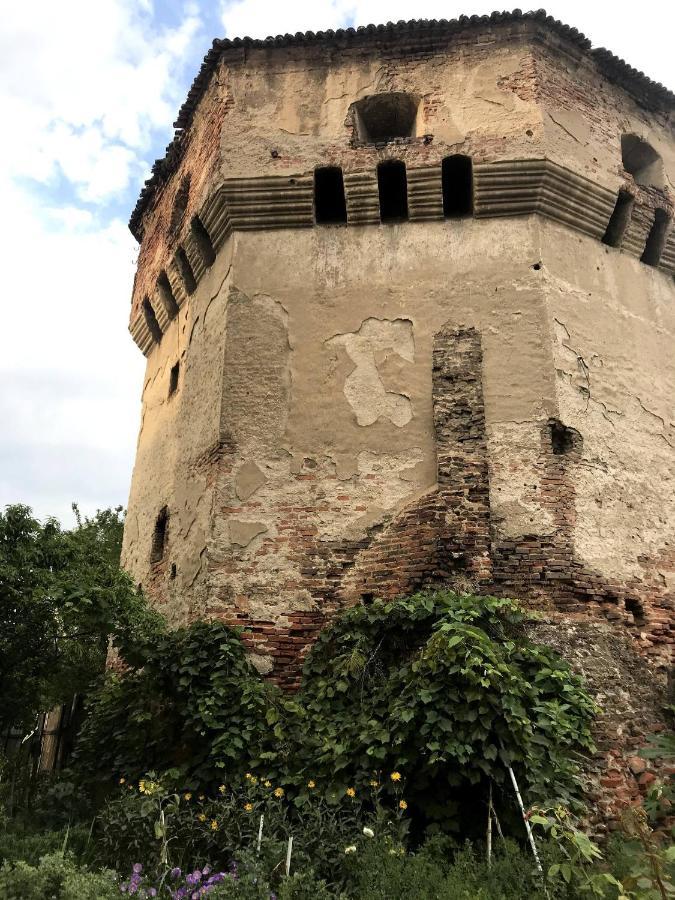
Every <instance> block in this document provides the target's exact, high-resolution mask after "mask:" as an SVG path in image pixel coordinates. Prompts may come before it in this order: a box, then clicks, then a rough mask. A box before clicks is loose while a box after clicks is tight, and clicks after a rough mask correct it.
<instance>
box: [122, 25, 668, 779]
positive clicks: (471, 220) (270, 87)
mask: <svg viewBox="0 0 675 900" xmlns="http://www.w3.org/2000/svg"><path fill="white" fill-rule="evenodd" d="M674 101H675V97H674V96H673V94H671V93H670V92H669V91H667V90H666V89H665V88H663V87H662V86H660V85H657V84H655V83H653V82H651V81H650V80H649V79H648V78H647V77H645V76H644V75H642V74H641V73H639V72H636V71H635V70H634V69H632V68H631V67H630V66H628V65H627V64H626V63H624V62H623V61H621V60H619V59H617V58H616V57H614V56H613V55H612V54H611V53H609V52H607V51H605V50H592V49H591V48H590V44H589V41H587V40H586V39H585V38H584V37H583V35H581V34H579V32H577V31H576V30H575V29H572V28H569V27H567V26H565V25H562V24H561V23H559V22H556V21H554V20H553V19H551V18H549V17H547V16H546V14H545V13H543V12H538V13H528V14H521V13H520V12H517V11H516V12H514V13H512V14H493V15H492V16H489V17H482V18H480V17H472V18H471V19H468V18H465V17H464V18H461V19H459V20H457V21H451V22H448V21H438V22H437V21H418V22H408V23H403V22H399V23H397V24H395V25H394V24H389V25H387V26H378V27H372V26H369V27H367V28H359V29H356V30H354V29H347V30H345V31H336V32H325V33H319V34H312V33H307V34H297V35H295V36H292V35H286V36H284V37H277V38H269V39H267V40H265V41H258V40H251V39H248V38H244V39H243V40H239V39H237V40H232V41H231V40H223V41H215V42H214V44H213V47H212V49H211V50H210V51H209V53H208V54H207V56H206V58H205V60H204V63H203V66H202V68H201V71H200V73H199V75H198V76H197V78H196V80H195V81H194V84H193V85H192V88H191V89H190V93H189V95H188V98H187V101H186V102H185V104H184V106H183V108H182V109H181V111H180V113H179V116H178V120H177V123H176V127H177V132H176V136H175V138H174V140H173V142H172V143H171V145H170V146H169V148H168V150H167V154H166V156H165V158H164V159H162V160H160V161H158V162H157V163H156V164H155V167H154V169H153V175H152V178H151V179H150V180H149V181H148V182H147V184H146V186H145V187H144V189H143V192H142V194H141V197H140V199H139V201H138V204H137V206H136V209H135V210H134V212H133V215H132V218H131V223H130V226H131V230H132V232H133V233H134V235H135V236H136V237H137V239H138V240H139V242H140V254H139V262H138V272H137V276H136V280H135V284H134V293H133V303H132V312H131V334H132V336H133V338H134V340H135V341H136V343H137V344H138V346H139V347H140V349H141V351H142V352H143V353H144V354H145V355H146V356H147V374H146V378H145V384H144V387H143V408H142V421H141V430H140V436H139V441H138V451H137V456H136V465H135V468H134V474H133V481H132V487H131V495H130V499H129V510H128V517H127V525H126V532H125V545H124V565H125V566H126V568H127V569H128V570H129V571H130V572H131V573H132V574H133V576H134V577H135V579H136V581H137V582H139V583H140V584H142V585H143V588H144V589H145V590H146V592H147V593H148V594H149V596H150V597H151V598H152V599H153V601H154V602H155V603H156V604H157V605H158V606H159V607H160V608H161V609H162V610H163V611H164V612H165V613H166V614H167V615H168V617H169V619H170V620H171V621H172V622H175V623H179V622H184V621H186V620H190V619H192V618H196V617H205V616H206V617H209V616H211V617H213V616H215V617H219V618H222V619H224V620H225V621H227V622H228V623H232V624H237V625H243V626H246V627H247V628H248V629H249V631H248V636H247V638H246V640H247V641H248V643H249V646H250V647H251V650H252V653H253V658H254V660H255V662H256V664H257V665H258V666H259V668H260V669H261V670H262V671H264V672H265V673H267V674H269V676H270V677H271V678H272V679H274V680H276V681H277V682H278V683H280V684H282V685H287V686H292V685H293V684H294V683H296V680H297V676H298V670H299V663H300V661H301V659H302V656H303V654H304V653H305V652H306V650H307V648H308V647H309V646H310V645H311V642H312V640H313V638H314V636H315V635H316V633H317V631H318V630H319V629H320V628H321V627H322V626H323V625H324V624H325V623H326V621H327V620H328V619H329V617H330V616H331V614H332V613H334V612H335V611H336V610H338V609H340V608H343V607H345V606H348V605H350V604H354V603H360V602H363V603H367V602H369V601H370V600H371V599H372V598H374V597H394V596H397V595H399V594H403V593H410V592H412V591H414V590H415V589H417V588H419V587H421V586H425V585H436V584H450V585H455V586H460V587H461V586H466V585H473V587H474V588H475V589H476V590H478V591H482V592H491V593H496V594H506V595H510V596H516V597H519V598H521V599H522V600H524V601H525V602H527V603H529V604H531V605H534V606H536V607H537V608H538V609H539V610H540V611H541V612H542V614H543V619H542V623H541V625H540V626H538V628H539V631H540V635H541V636H542V637H543V638H544V639H546V640H549V641H550V642H551V643H553V644H555V645H556V646H557V647H559V649H561V650H562V651H563V652H564V653H566V654H567V655H568V657H570V659H571V660H572V661H573V662H575V664H577V665H578V666H580V667H581V668H582V669H583V670H584V671H585V672H586V674H587V675H588V677H589V678H590V679H591V683H592V684H593V685H594V686H595V689H596V690H597V692H598V694H599V695H600V696H601V700H602V702H603V703H604V704H605V708H606V712H605V718H604V720H603V723H604V724H603V728H604V732H603V733H604V734H605V738H606V740H605V744H604V746H605V750H606V754H605V762H606V763H607V762H608V765H609V773H605V775H604V776H603V777H605V778H609V779H611V778H614V779H615V782H613V784H614V785H618V784H619V783H620V784H621V785H622V788H621V789H622V790H623V789H625V791H627V792H628V793H630V792H631V791H632V792H635V791H636V790H637V786H636V785H635V784H634V782H630V772H629V771H628V769H627V768H626V767H625V766H624V765H623V763H619V762H616V760H615V761H614V762H613V760H614V759H615V756H616V759H618V752H619V751H618V750H617V751H616V753H615V750H614V749H612V748H615V747H621V748H622V752H625V750H626V748H628V749H629V750H630V748H631V747H632V746H633V745H634V744H635V743H636V742H638V741H639V739H640V735H641V734H642V733H644V732H645V731H646V730H648V729H649V728H650V727H651V726H652V724H653V722H655V721H656V720H657V719H658V708H659V704H660V703H661V701H662V699H663V695H662V688H663V686H664V685H665V682H666V675H667V673H668V671H669V666H670V659H671V657H670V650H671V646H672V642H673V638H674V635H675V632H674V631H673V626H674V624H675V619H674V617H673V601H674V599H675V593H674V589H675V499H674V498H675V492H674V488H675V452H674V445H675V408H674V399H673V398H674V391H675V284H674V282H673V272H674V271H675V231H674V230H673V229H672V228H671V222H672V217H673V199H672V197H673V195H672V190H673V185H675V141H674V139H673V122H674V118H673V110H674V108H675V107H674ZM627 721H629V724H628V725H626V722H627ZM617 773H619V774H617ZM624 776H625V777H624ZM617 779H618V780H617ZM626 779H628V780H626ZM606 786H610V785H609V783H608V784H607V785H606Z"/></svg>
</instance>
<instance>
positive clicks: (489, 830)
mask: <svg viewBox="0 0 675 900" xmlns="http://www.w3.org/2000/svg"><path fill="white" fill-rule="evenodd" d="M487 864H488V869H489V868H491V867H492V781H490V792H489V794H488V816H487Z"/></svg>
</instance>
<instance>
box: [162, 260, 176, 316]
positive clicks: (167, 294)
mask: <svg viewBox="0 0 675 900" xmlns="http://www.w3.org/2000/svg"><path fill="white" fill-rule="evenodd" d="M157 291H158V293H159V298H160V300H161V301H162V304H163V306H164V309H165V310H166V314H167V316H168V317H169V318H170V319H175V318H176V316H177V315H178V313H179V312H180V307H179V306H178V303H176V298H175V297H174V295H173V288H172V287H171V282H170V281H169V276H168V275H167V274H166V272H164V271H162V272H160V273H159V278H158V279H157Z"/></svg>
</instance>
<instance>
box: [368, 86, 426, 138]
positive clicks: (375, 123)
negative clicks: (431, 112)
mask: <svg viewBox="0 0 675 900" xmlns="http://www.w3.org/2000/svg"><path fill="white" fill-rule="evenodd" d="M419 102H420V101H419V97H416V96H413V95H412V94H406V93H403V92H401V91H394V92H392V93H390V94H373V95H372V96H370V97H363V98H362V99H361V100H357V101H356V103H354V104H353V111H354V119H355V121H354V124H355V126H356V128H355V137H356V138H357V139H358V140H359V141H364V142H366V143H371V144H381V143H386V142H387V141H394V140H396V139H397V138H411V137H414V134H415V121H416V119H417V108H418V107H419Z"/></svg>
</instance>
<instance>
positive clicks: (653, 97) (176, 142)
mask: <svg viewBox="0 0 675 900" xmlns="http://www.w3.org/2000/svg"><path fill="white" fill-rule="evenodd" d="M523 20H529V21H536V22H540V23H542V24H545V25H547V26H548V27H549V28H550V29H551V30H552V31H554V32H556V33H558V34H560V35H561V36H562V37H564V38H565V39H566V40H568V41H570V42H571V43H573V44H576V45H577V46H578V47H579V48H581V49H582V50H586V51H588V52H589V54H590V55H591V56H592V58H593V59H594V60H595V61H596V63H597V64H598V66H599V67H600V69H601V70H602V71H604V72H605V73H606V74H607V75H608V76H609V77H610V78H611V79H613V80H615V81H617V82H618V83H620V84H621V85H622V86H624V87H626V88H627V89H628V90H631V91H632V92H633V93H637V94H638V95H639V96H640V99H641V100H642V101H643V102H645V101H647V102H651V104H652V105H654V106H658V107H662V106H664V105H667V106H675V94H673V93H672V92H671V91H669V90H668V89H667V88H666V87H664V86H663V85H662V84H659V83H658V82H656V81H652V79H651V78H648V77H647V75H645V74H644V73H643V72H640V71H638V70H637V69H634V68H633V67H632V66H630V65H628V63H626V62H624V60H622V59H620V58H619V57H618V56H615V55H614V54H613V53H611V52H610V51H609V50H605V49H604V48H602V47H596V48H595V49H591V42H590V40H589V39H588V38H587V37H586V36H585V35H584V34H582V33H581V32H580V31H579V30H578V29H577V28H573V27H571V26H570V25H565V24H564V23H563V22H560V21H559V20H558V19H554V18H553V16H549V15H548V14H547V12H546V10H545V9H538V10H533V11H531V12H525V13H524V12H522V11H521V10H519V9H514V10H513V11H512V12H493V13H491V14H490V15H484V16H460V17H459V18H457V19H411V20H410V21H403V20H401V21H399V22H388V23H387V24H386V25H361V26H359V27H358V28H338V29H337V30H335V31H333V30H332V29H329V30H327V31H317V32H313V31H305V32H300V31H299V32H297V33H296V34H284V35H277V36H276V37H267V38H264V39H258V38H249V37H243V38H232V39H230V38H219V39H216V40H214V41H213V44H212V45H211V49H210V50H209V51H208V52H207V54H206V56H205V57H204V60H203V62H202V65H201V68H200V69H199V72H198V73H197V77H196V78H195V79H194V81H193V82H192V85H191V87H190V90H189V91H188V95H187V98H186V99H185V102H184V103H183V105H182V106H181V108H180V110H179V112H178V117H177V118H176V121H175V122H174V127H175V129H176V133H175V135H174V138H173V140H172V141H171V143H170V144H169V145H168V147H167V148H166V152H165V155H164V156H163V157H162V158H161V159H157V160H155V162H154V164H153V166H152V170H151V175H150V178H148V179H147V180H146V182H145V184H144V185H143V188H142V190H141V193H140V196H139V198H138V201H137V202H136V206H135V207H134V210H133V212H132V214H131V217H130V219H129V229H130V231H131V233H132V234H133V235H134V237H135V238H136V239H137V240H139V241H140V240H141V238H142V236H143V235H142V227H141V224H142V219H143V215H144V213H145V211H146V209H147V208H148V207H149V205H150V203H151V202H152V200H153V197H154V195H155V193H156V191H157V190H158V188H159V187H160V186H161V185H162V184H164V183H165V182H166V181H167V180H168V178H169V177H170V176H171V174H172V173H173V172H174V171H175V170H176V168H177V166H178V163H179V162H180V159H181V156H182V150H183V138H184V136H185V134H186V133H187V131H188V130H189V128H190V125H191V124H192V119H193V116H194V113H195V110H196V108H197V106H198V104H199V101H200V100H201V98H202V96H203V94H204V92H205V91H206V89H207V87H208V84H209V82H210V80H211V76H212V75H213V72H214V71H215V69H216V66H217V65H218V61H219V59H220V57H221V55H222V53H223V52H224V51H226V50H230V49H234V48H238V47H293V46H301V45H312V44H327V43H338V42H345V41H346V42H347V43H350V42H351V41H354V42H357V41H361V40H362V39H363V38H364V37H365V38H366V39H367V38H368V37H370V36H381V35H386V36H391V37H401V36H404V35H411V36H412V35H414V34H415V32H433V31H436V32H438V33H439V34H440V33H442V34H444V35H448V34H453V33H459V32H461V31H464V30H466V29H469V28H475V27H478V26H486V25H495V24H502V23H510V22H517V21H523Z"/></svg>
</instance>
